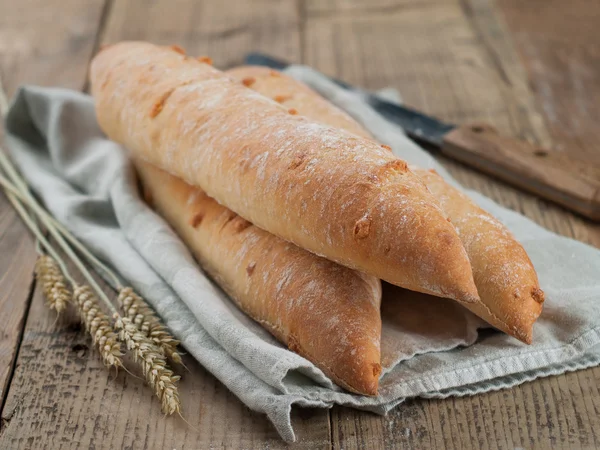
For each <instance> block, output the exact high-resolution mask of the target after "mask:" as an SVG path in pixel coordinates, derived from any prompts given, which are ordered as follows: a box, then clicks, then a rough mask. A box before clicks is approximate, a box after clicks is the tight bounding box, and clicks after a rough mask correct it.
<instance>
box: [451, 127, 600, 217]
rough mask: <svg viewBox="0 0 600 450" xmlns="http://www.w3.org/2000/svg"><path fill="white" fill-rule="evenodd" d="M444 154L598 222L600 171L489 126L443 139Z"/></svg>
mask: <svg viewBox="0 0 600 450" xmlns="http://www.w3.org/2000/svg"><path fill="white" fill-rule="evenodd" d="M442 153H443V154H444V155H446V156H448V157H450V158H452V159H455V160H458V161H460V162H462V163H464V164H467V165H469V166H472V167H474V168H476V169H478V170H480V171H482V172H485V173H487V174H489V175H492V176H495V177H497V178H499V179H501V180H503V181H505V182H507V183H509V184H512V185H514V186H517V187H519V188H521V189H523V190H526V191H529V192H531V193H533V194H536V195H538V196H540V197H542V198H544V199H547V200H550V201H553V202H555V203H558V204H560V205H562V206H564V207H565V208H567V209H569V210H572V211H575V212H577V213H579V214H582V215H583V216H585V217H587V218H589V219H592V220H594V221H600V168H598V167H594V166H593V165H591V164H590V163H585V162H583V161H579V160H576V159H573V158H569V156H568V155H566V154H564V153H559V152H555V151H551V150H547V149H544V148H541V147H538V146H535V145H531V144H529V143H528V142H525V141H521V140H518V139H514V138H509V137H505V136H501V135H499V134H498V133H497V131H496V130H495V129H494V128H493V127H492V126H490V125H486V124H478V123H472V124H466V125H462V126H459V127H456V128H455V129H453V130H452V131H450V132H449V133H448V134H446V136H444V141H443V144H442Z"/></svg>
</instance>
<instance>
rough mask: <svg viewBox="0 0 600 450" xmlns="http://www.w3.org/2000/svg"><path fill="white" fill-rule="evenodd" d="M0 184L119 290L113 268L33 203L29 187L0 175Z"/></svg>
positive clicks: (118, 282)
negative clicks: (17, 184) (22, 190)
mask: <svg viewBox="0 0 600 450" xmlns="http://www.w3.org/2000/svg"><path fill="white" fill-rule="evenodd" d="M0 184H1V185H2V186H3V187H4V188H5V189H6V190H8V191H10V192H12V193H13V194H14V195H16V196H17V197H19V199H20V200H21V201H22V202H24V203H26V204H27V205H30V206H31V207H32V209H33V210H34V211H35V212H36V214H37V215H38V216H39V217H40V219H41V220H42V221H43V222H44V223H45V224H46V223H51V224H52V225H53V226H54V227H55V228H57V229H58V231H60V232H61V233H62V235H63V236H64V237H65V239H66V240H67V241H69V243H70V244H71V245H72V246H73V247H75V248H76V249H77V250H78V251H79V252H80V253H81V254H82V255H83V257H84V258H86V259H87V260H88V262H89V263H90V264H92V265H94V266H96V268H97V269H99V270H100V271H101V272H102V273H103V274H104V275H106V278H108V281H109V282H110V284H111V285H112V286H113V287H114V288H115V289H117V290H119V289H121V288H122V287H123V285H122V284H121V281H120V279H119V277H118V276H117V275H116V273H115V272H114V271H113V270H111V269H110V268H109V267H108V266H107V265H106V264H104V263H103V262H102V261H100V260H99V259H98V258H97V257H96V256H95V255H94V254H93V253H92V252H90V251H89V250H88V249H87V247H86V246H85V245H83V244H82V243H81V242H79V240H78V239H77V238H76V237H75V236H73V234H72V233H71V232H70V231H69V230H68V229H67V228H66V227H65V226H64V225H63V224H62V223H60V222H59V221H58V220H56V218H55V217H54V216H52V215H51V214H50V213H49V212H48V211H46V210H45V209H44V208H42V207H41V206H39V205H38V204H37V203H35V200H34V199H33V196H32V195H31V194H30V192H29V189H27V191H26V192H21V191H20V190H19V189H17V187H16V186H15V185H14V184H13V183H11V182H10V181H9V180H7V179H6V178H5V177H3V176H2V175H0ZM32 199H33V201H32Z"/></svg>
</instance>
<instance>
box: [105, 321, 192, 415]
mask: <svg viewBox="0 0 600 450" xmlns="http://www.w3.org/2000/svg"><path fill="white" fill-rule="evenodd" d="M114 318H115V329H116V330H119V337H120V338H121V340H122V341H123V342H125V344H126V345H127V349H128V350H131V351H132V352H133V358H134V360H135V361H136V362H139V363H140V364H141V366H142V372H143V374H144V376H145V377H146V381H147V382H148V384H149V385H150V387H151V388H152V389H153V390H154V393H155V394H156V396H157V397H158V398H159V399H160V401H161V408H162V411H163V413H165V414H169V415H171V414H174V413H178V414H181V412H180V411H181V402H180V400H179V390H178V388H177V384H176V383H177V381H179V379H180V377H179V376H178V375H175V374H174V373H173V371H172V370H171V369H169V367H168V366H167V361H166V359H165V357H164V355H163V354H162V353H161V351H160V349H159V348H158V347H157V346H156V345H155V344H154V342H153V341H152V340H151V339H150V338H149V337H148V336H146V335H144V334H143V333H142V332H141V331H140V330H139V329H138V327H136V326H135V325H134V323H133V322H132V321H131V319H129V318H128V317H121V316H119V315H118V314H115V315H114Z"/></svg>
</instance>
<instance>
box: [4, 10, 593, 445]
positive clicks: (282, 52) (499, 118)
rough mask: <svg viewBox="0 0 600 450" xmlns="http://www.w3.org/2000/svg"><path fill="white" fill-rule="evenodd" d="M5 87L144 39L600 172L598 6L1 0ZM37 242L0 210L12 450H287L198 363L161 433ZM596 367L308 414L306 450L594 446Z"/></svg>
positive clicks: (481, 179)
mask: <svg viewBox="0 0 600 450" xmlns="http://www.w3.org/2000/svg"><path fill="white" fill-rule="evenodd" d="M0 11H1V13H0V76H1V77H2V80H3V81H4V84H5V87H6V88H7V89H8V91H9V92H10V93H13V92H14V91H15V89H16V88H17V86H18V85H19V84H21V83H37V84H42V85H57V86H65V87H69V88H73V89H86V72H87V66H88V62H89V60H90V58H91V57H92V55H93V54H94V53H95V52H96V50H97V49H98V46H99V45H101V44H103V43H110V42H114V41H118V40H122V39H144V40H150V41H154V42H156V43H166V44H173V43H177V44H180V45H182V46H184V47H185V48H186V49H187V50H188V52H189V53H191V54H197V55H210V56H212V57H213V59H214V60H215V64H216V65H217V66H218V67H222V68H227V67H230V66H233V65H238V64H241V63H242V61H243V57H244V55H245V54H246V53H247V52H249V51H251V50H260V51H264V52H268V53H270V54H272V55H274V56H278V57H282V58H285V59H287V60H289V61H295V62H304V63H307V64H310V65H312V66H314V67H316V68H318V69H320V70H321V71H323V72H326V73H328V74H331V75H335V76H337V77H339V78H342V79H344V80H346V81H348V82H351V83H354V84H357V85H360V86H363V87H366V88H371V89H375V88H381V87H384V86H394V87H396V88H398V89H400V90H401V92H402V93H403V96H404V98H405V101H406V102H407V103H408V104H410V105H412V106H415V107H418V108H420V109H423V110H424V111H427V112H429V113H431V114H435V115H437V116H439V117H441V118H444V119H447V120H451V121H455V122H459V123H460V122H464V121H467V120H486V121H489V122H490V123H492V124H493V125H495V126H496V127H497V128H499V129H500V130H502V131H503V132H505V133H508V134H509V135H514V136H518V137H521V138H525V139H529V140H531V141H534V142H537V143H540V144H545V145H551V146H552V147H553V148H554V149H556V151H569V152H571V153H572V154H574V155H576V156H578V157H580V158H581V159H584V160H586V161H589V162H590V163H596V164H599V163H600V152H599V151H598V142H599V141H600V127H599V126H598V124H599V123H600V47H599V45H600V31H599V24H600V2H597V1H592V0H570V1H564V0H527V1H524V0H496V1H495V2H494V1H492V0H255V1H237V0H203V1H197V0H178V1H169V0H130V1H122V0H87V1H85V2H82V1H81V0H0ZM445 163H446V164H447V166H448V167H449V168H450V170H451V171H452V173H453V174H454V175H455V176H456V177H457V178H458V179H459V180H460V181H461V182H462V183H463V184H464V185H466V186H468V187H471V188H474V189H477V190H479V191H481V192H483V193H484V194H486V195H488V196H490V197H492V198H494V199H495V200H496V201H498V202H500V203H502V204H504V205H506V206H508V207H510V208H513V209H515V210H517V211H520V212H522V213H523V214H525V215H527V216H529V217H530V218H532V219H533V220H535V221H536V222H538V223H540V224H542V225H543V226H545V227H547V228H549V229H551V230H554V231H556V232H557V233H560V234H563V235H566V236H571V237H574V238H575V239H579V240H581V241H584V242H587V243H590V244H592V245H595V246H597V247H600V227H599V226H598V225H593V224H591V223H589V222H586V221H585V220H583V219H581V218H578V217H576V216H574V215H572V214H569V213H567V212H565V211H564V210H561V209H559V208H558V207H555V206H552V205H550V204H547V203H545V202H543V201H540V200H537V199H535V198H533V197H531V196H528V195H526V194H523V193H521V192H518V191H516V190H514V189H512V188H510V187H507V186H506V185H503V184H501V183H498V182H496V181H494V180H491V179H490V178H487V177H485V176H482V175H479V174H477V173H474V172H472V171H470V170H468V169H466V168H464V167H462V166H460V165H458V164H454V163H451V162H448V161H446V162H445ZM35 257H36V254H35V249H34V244H33V240H32V239H31V237H30V236H29V234H28V233H27V232H26V231H25V229H24V227H23V226H22V224H21V223H20V221H19V220H18V218H17V217H16V215H15V213H14V212H13V211H12V210H11V208H10V207H9V206H8V203H7V200H6V199H5V198H4V197H3V196H0V324H1V325H0V327H1V330H0V409H1V417H2V422H1V424H0V448H1V449H15V448H24V449H30V448H68V449H71V448H72V449H77V448H97V449H100V448H101V449H111V448H136V449H137V448H144V449H145V448H176V449H181V448H190V449H196V448H209V447H210V448H225V447H226V448H269V449H274V448H281V447H284V446H285V444H284V443H283V442H282V441H281V440H280V439H279V438H278V436H277V434H276V432H275V430H274V428H273V427H272V426H271V425H270V424H269V422H268V421H267V419H266V418H265V417H263V416H261V415H259V414H256V413H253V412H251V411H249V410H248V409H247V408H246V407H245V406H244V405H243V404H241V403H240V402H239V401H238V400H237V398H235V397H234V396H233V395H232V394H230V393H229V392H228V391H227V389H226V388H225V387H224V386H223V385H221V383H219V382H218V381H217V380H216V379H215V378H214V377H212V376H211V375H210V374H208V373H207V372H206V371H205V370H204V369H202V367H199V366H198V365H197V364H195V363H194V362H193V361H191V360H189V359H188V360H187V361H186V363H187V364H188V365H189V366H190V369H191V373H190V374H187V375H185V378H184V380H183V382H182V383H181V390H182V397H183V399H184V402H185V407H184V414H185V416H186V418H187V419H188V420H189V421H190V422H191V423H192V424H193V425H194V427H195V428H197V431H196V430H192V429H191V428H188V427H187V426H186V425H185V424H184V423H183V422H182V421H181V420H178V419H176V418H175V419H174V418H169V419H165V418H164V417H162V415H161V413H160V408H159V404H158V402H157V401H155V399H154V398H152V397H151V396H150V393H149V391H148V389H147V388H146V387H144V386H143V384H142V382H141V381H139V380H136V379H134V378H132V377H130V376H124V374H119V375H118V376H116V377H115V376H114V374H113V375H111V376H108V375H107V372H106V370H105V369H104V367H102V365H101V363H100V362H99V360H98V358H97V357H96V356H95V355H93V354H90V349H89V342H88V341H87V340H86V337H85V335H84V333H82V332H81V331H80V327H79V325H78V324H77V321H76V320H75V318H73V317H69V318H66V319H64V320H60V321H59V322H58V323H57V324H55V323H54V317H53V316H52V314H49V313H48V311H47V310H46V308H45V306H44V305H43V300H42V297H41V295H40V292H39V289H37V288H36V286H35V283H34V281H33V277H32V269H33V264H34V261H35ZM599 385H600V369H599V368H596V369H589V370H584V371H580V372H576V373H571V374H566V375H562V376H557V377H551V378H546V379H542V380H538V381H535V382H531V383H526V384H523V385H521V386H519V387H517V388H514V389H511V390H503V391H500V392H493V393H489V394H485V395H478V396H475V397H468V398H460V399H447V400H443V401H424V400H415V401H411V402H409V403H407V404H405V405H403V406H401V407H399V408H397V409H396V410H395V411H393V412H392V413H391V414H390V415H389V416H388V417H379V416H376V415H373V414H369V413H365V412H358V411H353V410H350V409H346V408H333V409H332V410H331V411H324V410H297V411H295V412H294V424H295V428H296V430H297V435H298V437H299V441H298V443H297V444H296V447H301V448H302V447H303V448H311V449H321V448H323V449H324V448H330V447H332V448H344V449H371V448H414V449H440V448H490V449H496V448H502V449H513V448H516V447H524V448H540V449H546V448H564V449H576V448H585V449H588V448H598V447H600V392H599V388H598V386H599Z"/></svg>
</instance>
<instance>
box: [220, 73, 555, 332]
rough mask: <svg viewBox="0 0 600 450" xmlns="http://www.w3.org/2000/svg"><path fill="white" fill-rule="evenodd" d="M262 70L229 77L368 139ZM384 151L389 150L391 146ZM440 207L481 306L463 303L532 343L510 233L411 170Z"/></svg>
mask: <svg viewBox="0 0 600 450" xmlns="http://www.w3.org/2000/svg"><path fill="white" fill-rule="evenodd" d="M270 72H271V70H270V69H266V68H262V67H251V66H245V67H239V68H235V69H232V70H229V71H228V72H227V73H228V74H229V75H231V76H233V77H235V78H236V79H239V78H240V77H245V76H252V77H253V78H254V80H255V82H254V84H253V85H252V89H254V90H256V91H257V92H259V93H261V94H263V95H265V96H267V97H277V96H280V95H283V93H285V95H287V96H288V98H289V100H288V102H287V103H286V104H285V105H286V106H294V107H295V108H296V109H297V110H298V111H299V113H300V114H303V115H306V116H308V117H310V118H311V119H313V120H318V121H322V122H324V123H328V124H330V125H334V126H340V127H342V128H346V129H348V130H349V131H351V132H352V133H355V134H357V135H363V136H367V137H368V133H367V131H366V130H365V129H364V128H362V126H361V125H360V124H358V123H357V122H355V121H354V120H353V119H352V118H350V117H349V116H345V115H343V116H342V115H340V112H341V111H340V110H339V109H338V108H336V107H335V106H334V105H333V104H331V103H329V102H327V101H326V100H325V99H324V98H322V97H320V96H319V95H318V94H317V93H316V92H314V91H312V90H311V89H309V88H308V87H307V86H306V85H304V84H302V83H300V82H298V81H296V80H294V79H293V78H290V77H288V76H286V75H283V74H282V75H281V76H279V77H276V78H274V77H273V76H272V75H271V74H270ZM382 147H384V148H386V149H389V150H391V148H390V147H388V146H386V145H382ZM412 170H413V172H415V173H416V174H417V175H418V176H420V177H421V179H422V180H424V182H425V184H426V186H427V187H428V188H429V190H430V191H431V192H432V193H433V195H434V196H435V197H436V199H437V200H438V201H439V202H440V206H441V207H442V209H443V210H444V212H445V213H446V214H447V215H448V217H449V219H450V220H451V222H452V223H453V225H454V226H455V227H456V229H457V230H458V231H459V236H460V238H461V240H462V243H463V245H464V247H465V249H466V251H467V254H468V255H469V259H470V261H471V267H472V270H473V276H474V279H475V285H476V286H477V289H478V292H479V296H480V298H481V302H478V303H470V304H468V305H467V304H465V305H464V306H466V307H467V308H469V309H470V310H471V311H473V312H474V313H476V314H477V315H478V316H480V317H482V318H483V319H485V320H486V321H488V322H489V323H490V324H492V325H494V326H495V327H497V328H499V329H500V330H502V331H504V332H505V333H508V334H510V335H512V336H514V337H516V338H518V339H520V340H522V341H523V342H526V343H531V340H532V329H533V323H534V322H535V320H536V319H537V318H538V317H539V315H540V313H541V311H542V304H543V302H544V292H543V291H542V290H541V289H540V286H539V282H538V278H537V274H536V272H535V269H534V268H533V265H532V264H531V261H530V260H529V257H528V256H527V253H526V252H525V250H524V249H523V247H522V246H521V244H519V243H518V242H517V241H516V240H515V238H514V237H513V236H512V234H511V233H510V232H509V231H508V230H507V229H506V228H505V227H504V226H503V225H502V224H501V223H500V222H499V221H498V220H497V219H496V218H494V217H493V216H492V215H490V214H488V213H487V212H485V211H484V210H482V209H481V208H479V207H478V206H477V205H476V204H475V203H474V202H473V201H472V200H471V199H470V198H469V197H467V196H466V195H464V194H463V193H462V192H460V191H459V190H458V189H456V188H454V187H452V186H451V185H449V184H448V183H446V182H445V181H444V179H443V178H442V177H440V176H439V175H438V174H437V173H435V171H434V170H425V169H420V168H414V167H413V168H412Z"/></svg>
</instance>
